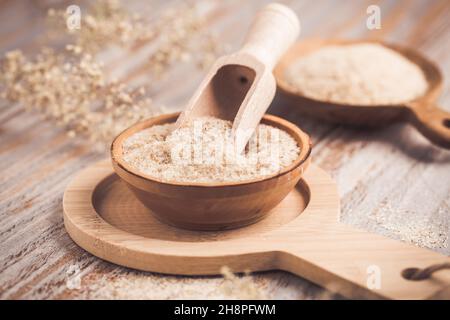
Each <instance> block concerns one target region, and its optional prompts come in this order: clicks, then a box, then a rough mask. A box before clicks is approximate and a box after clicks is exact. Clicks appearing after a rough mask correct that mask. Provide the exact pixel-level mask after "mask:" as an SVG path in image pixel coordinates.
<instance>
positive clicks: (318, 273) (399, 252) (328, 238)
mask: <svg viewBox="0 0 450 320" xmlns="http://www.w3.org/2000/svg"><path fill="white" fill-rule="evenodd" d="M318 227H320V226H318ZM324 228H325V229H327V227H326V226H325V227H324ZM317 230H319V229H317ZM312 236H313V237H314V238H315V239H317V241H316V242H315V244H314V246H311V244H309V245H307V244H305V245H302V241H300V240H299V241H297V244H295V246H292V247H291V248H285V249H284V250H283V251H282V254H281V257H279V259H278V261H279V266H278V267H279V268H280V269H282V270H286V271H289V272H292V273H294V274H297V275H299V276H302V277H304V278H306V279H309V280H311V281H313V282H315V283H317V284H319V285H321V286H323V287H325V288H328V289H329V290H331V291H333V292H339V293H341V294H343V295H344V296H346V297H350V298H358V299H361V298H368V299H435V298H439V299H440V298H445V297H446V298H450V270H449V266H450V258H448V257H446V256H444V255H441V254H439V253H436V252H433V251H430V250H426V249H422V248H419V247H416V246H413V245H410V244H407V243H404V242H400V241H396V240H392V239H389V238H385V237H382V236H379V235H376V234H371V233H368V232H365V231H361V230H358V229H356V228H353V227H350V226H346V225H343V224H337V225H334V226H332V227H331V228H328V231H327V230H322V231H317V232H314V234H313V235H312Z"/></svg>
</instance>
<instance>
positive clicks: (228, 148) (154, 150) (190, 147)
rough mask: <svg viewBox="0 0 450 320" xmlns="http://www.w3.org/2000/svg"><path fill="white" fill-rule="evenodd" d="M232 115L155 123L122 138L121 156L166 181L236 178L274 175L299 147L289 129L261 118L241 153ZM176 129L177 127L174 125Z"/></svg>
mask: <svg viewBox="0 0 450 320" xmlns="http://www.w3.org/2000/svg"><path fill="white" fill-rule="evenodd" d="M231 127H232V123H231V122H230V121H225V120H220V119H217V118H211V117H203V118H199V119H196V121H194V122H192V123H190V124H188V125H186V126H184V127H181V128H178V129H176V130H173V124H166V125H157V126H153V127H150V128H148V129H145V130H142V131H140V132H137V133H135V134H133V135H131V136H130V137H129V138H127V139H126V140H125V141H124V143H123V159H124V161H125V162H126V163H127V164H129V165H130V166H131V167H133V168H135V169H137V170H138V171H140V172H142V173H144V174H147V175H150V176H152V177H155V178H157V179H160V180H162V181H167V182H209V183H211V182H236V181H244V180H250V179H255V178H262V177H266V176H271V175H274V174H277V173H278V172H280V171H281V170H282V169H283V168H285V167H287V166H289V165H290V164H292V163H293V162H294V161H295V160H296V159H297V157H298V155H299V153H300V148H299V146H298V145H297V142H296V141H295V139H294V138H292V137H291V136H290V135H289V134H288V133H287V132H285V131H283V130H280V129H278V128H275V127H272V126H268V125H264V124H260V125H259V126H258V127H257V129H256V132H255V134H254V135H253V137H252V138H251V140H250V142H249V145H248V146H247V148H246V150H245V151H244V152H243V154H241V155H240V154H236V153H235V152H234V148H233V146H234V144H233V143H231V141H232V139H231ZM172 130H173V131H172Z"/></svg>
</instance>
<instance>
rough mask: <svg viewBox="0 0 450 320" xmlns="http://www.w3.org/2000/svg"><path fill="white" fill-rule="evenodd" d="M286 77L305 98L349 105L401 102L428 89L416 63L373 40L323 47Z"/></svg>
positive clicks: (306, 57) (291, 69)
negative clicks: (371, 41) (370, 41)
mask: <svg viewBox="0 0 450 320" xmlns="http://www.w3.org/2000/svg"><path fill="white" fill-rule="evenodd" d="M285 76H286V80H287V81H288V82H289V83H290V84H291V85H292V86H293V87H295V88H296V89H297V90H298V92H299V93H300V94H302V95H303V96H305V97H308V98H312V99H316V100H321V101H328V102H332V103H340V104H349V105H386V104H402V103H404V102H407V101H411V100H414V99H415V98H418V97H420V96H422V95H423V94H424V93H425V92H426V90H427V88H428V85H427V81H426V78H425V75H424V73H423V71H422V70H421V69H420V68H419V67H418V66H417V65H416V64H415V63H413V62H412V61H410V60H408V59H407V58H406V57H404V56H403V55H401V54H399V53H397V52H396V51H394V50H391V49H389V48H387V47H385V46H383V45H380V44H372V43H362V44H353V45H350V44H349V45H339V46H338V45H330V46H326V47H323V48H321V49H318V50H317V51H313V52H312V53H310V54H308V55H305V56H304V57H302V58H299V60H297V61H295V62H294V63H293V64H292V66H291V67H290V68H289V69H288V70H287V71H286V74H285Z"/></svg>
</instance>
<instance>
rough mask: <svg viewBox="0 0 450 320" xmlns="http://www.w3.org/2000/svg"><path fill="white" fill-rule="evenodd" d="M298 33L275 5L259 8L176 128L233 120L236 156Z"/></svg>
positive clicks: (272, 91) (286, 13) (270, 95)
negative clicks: (203, 120)
mask: <svg viewBox="0 0 450 320" xmlns="http://www.w3.org/2000/svg"><path fill="white" fill-rule="evenodd" d="M299 32H300V24H299V21H298V19H297V16H296V15H295V13H294V12H293V11H292V10H291V9H289V8H288V7H286V6H284V5H281V4H277V3H272V4H269V5H267V6H266V7H264V8H263V9H262V10H261V11H259V12H258V14H257V16H256V18H255V20H254V21H253V24H252V26H251V28H250V31H249V32H248V34H247V37H246V40H245V42H244V45H243V46H242V48H241V49H240V50H239V51H238V52H236V53H233V54H230V55H227V56H223V57H221V58H219V59H218V60H217V61H216V62H215V64H214V65H213V67H212V68H211V70H210V71H209V73H208V74H207V75H206V77H205V78H204V80H203V81H202V83H201V84H200V86H199V88H198V89H197V91H196V92H195V94H194V95H193V96H192V98H191V99H190V101H189V103H188V105H187V107H186V109H185V110H184V111H183V112H182V114H181V115H180V117H179V118H178V120H177V122H176V127H180V126H182V125H183V124H185V123H187V122H189V121H191V120H192V119H193V118H196V117H202V116H212V117H216V118H220V119H224V120H230V121H233V129H232V132H233V138H234V141H235V143H236V144H235V147H236V151H237V152H241V151H242V150H243V149H244V148H245V145H246V144H247V142H248V140H249V139H250V137H251V135H252V134H253V132H254V130H255V128H256V126H257V125H258V123H259V122H260V120H261V118H262V116H263V115H264V113H265V112H266V110H267V108H268V107H269V105H270V103H271V102H272V100H273V97H274V95H275V90H276V83H275V79H274V76H273V74H272V69H273V67H274V66H275V64H276V63H277V61H278V59H279V58H280V57H281V55H282V54H283V53H284V52H285V51H286V50H287V49H288V48H289V46H290V45H291V44H293V42H294V41H295V39H296V38H297V36H298V34H299Z"/></svg>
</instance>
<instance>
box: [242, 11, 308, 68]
mask: <svg viewBox="0 0 450 320" xmlns="http://www.w3.org/2000/svg"><path fill="white" fill-rule="evenodd" d="M299 33H300V22H299V20H298V18H297V15H296V14H295V12H294V11H292V10H291V9H289V8H288V7H286V6H284V5H282V4H279V3H271V4H269V5H267V6H265V7H264V8H263V9H261V10H260V11H259V12H258V13H257V15H256V18H255V19H254V20H253V23H252V25H251V27H250V30H249V32H248V33H247V36H246V39H245V41H244V45H243V47H242V49H241V50H240V52H242V53H247V54H250V55H252V56H253V57H255V58H256V59H257V60H259V61H260V62H262V63H263V64H264V65H265V66H266V67H267V68H268V69H269V70H272V69H273V67H274V66H275V64H276V63H277V61H278V60H279V59H280V57H281V56H282V55H283V53H284V52H286V50H287V49H288V48H289V47H290V46H291V45H292V44H293V43H294V42H295V40H296V39H297V37H298V35H299Z"/></svg>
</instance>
